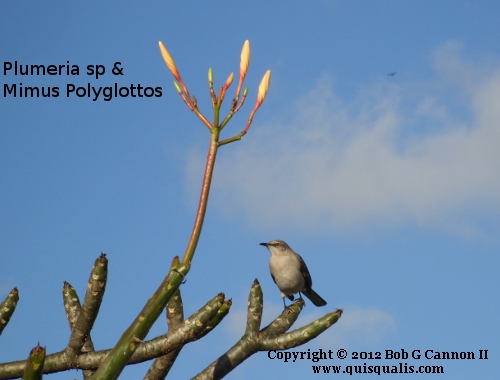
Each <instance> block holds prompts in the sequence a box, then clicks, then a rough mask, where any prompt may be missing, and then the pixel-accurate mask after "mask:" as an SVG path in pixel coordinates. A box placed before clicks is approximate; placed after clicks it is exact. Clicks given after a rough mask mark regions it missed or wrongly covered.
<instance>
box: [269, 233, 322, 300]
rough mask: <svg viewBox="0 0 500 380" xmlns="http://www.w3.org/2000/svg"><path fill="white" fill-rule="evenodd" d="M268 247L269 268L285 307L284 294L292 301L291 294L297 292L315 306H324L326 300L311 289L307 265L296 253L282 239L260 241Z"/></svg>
mask: <svg viewBox="0 0 500 380" xmlns="http://www.w3.org/2000/svg"><path fill="white" fill-rule="evenodd" d="M260 245H263V246H265V247H267V248H268V249H269V252H271V259H269V269H271V277H272V278H273V281H274V282H275V284H276V285H278V288H279V290H280V291H281V297H282V298H283V305H284V306H285V308H286V304H285V296H286V297H288V299H289V300H290V301H293V299H294V298H293V295H294V294H295V293H299V296H300V298H302V294H304V295H305V296H306V297H307V298H309V299H310V300H311V302H312V303H313V304H314V305H316V306H325V305H326V301H325V300H324V299H323V298H321V297H320V296H319V295H318V293H316V292H315V291H314V290H312V279H311V275H310V274H309V270H308V269H307V265H306V263H305V262H304V260H303V259H302V257H300V255H299V254H298V253H295V252H294V251H293V250H292V249H291V248H290V247H289V246H288V244H286V243H285V242H284V241H282V240H273V241H270V242H269V243H260Z"/></svg>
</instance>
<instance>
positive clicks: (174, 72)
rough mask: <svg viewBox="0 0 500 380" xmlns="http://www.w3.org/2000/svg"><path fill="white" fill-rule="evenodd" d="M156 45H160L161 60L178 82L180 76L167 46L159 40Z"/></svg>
mask: <svg viewBox="0 0 500 380" xmlns="http://www.w3.org/2000/svg"><path fill="white" fill-rule="evenodd" d="M158 45H159V46H160V52H161V55H162V57H163V60H164V61H165V63H166V64H167V67H168V69H169V70H170V72H171V73H172V75H173V76H174V78H175V79H177V80H178V81H179V82H181V76H180V74H179V71H178V70H177V66H175V62H174V60H173V58H172V56H171V55H170V53H169V52H168V50H167V48H166V47H165V46H164V45H163V43H162V42H161V41H159V42H158Z"/></svg>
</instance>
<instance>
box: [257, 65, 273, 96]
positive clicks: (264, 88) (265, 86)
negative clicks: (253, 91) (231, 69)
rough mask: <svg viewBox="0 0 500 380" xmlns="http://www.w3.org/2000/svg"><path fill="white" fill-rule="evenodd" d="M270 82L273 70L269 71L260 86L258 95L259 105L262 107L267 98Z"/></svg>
mask: <svg viewBox="0 0 500 380" xmlns="http://www.w3.org/2000/svg"><path fill="white" fill-rule="evenodd" d="M270 82H271V70H267V71H266V73H265V74H264V77H263V78H262V80H261V81H260V84H259V93H258V94H257V104H258V105H260V104H261V103H262V102H263V101H264V99H265V98H266V95H267V90H268V89H269V83H270Z"/></svg>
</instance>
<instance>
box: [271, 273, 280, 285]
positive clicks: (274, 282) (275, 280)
mask: <svg viewBox="0 0 500 380" xmlns="http://www.w3.org/2000/svg"><path fill="white" fill-rule="evenodd" d="M271 277H272V278H273V281H274V283H275V284H276V280H275V279H274V276H273V274H272V273H271ZM276 285H278V284H276Z"/></svg>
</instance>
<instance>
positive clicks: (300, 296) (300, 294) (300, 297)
mask: <svg viewBox="0 0 500 380" xmlns="http://www.w3.org/2000/svg"><path fill="white" fill-rule="evenodd" d="M299 299H300V300H302V302H304V306H306V301H304V298H302V293H301V292H299Z"/></svg>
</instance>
